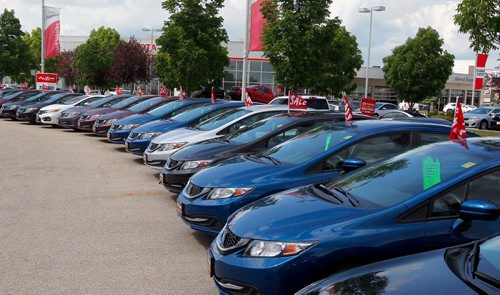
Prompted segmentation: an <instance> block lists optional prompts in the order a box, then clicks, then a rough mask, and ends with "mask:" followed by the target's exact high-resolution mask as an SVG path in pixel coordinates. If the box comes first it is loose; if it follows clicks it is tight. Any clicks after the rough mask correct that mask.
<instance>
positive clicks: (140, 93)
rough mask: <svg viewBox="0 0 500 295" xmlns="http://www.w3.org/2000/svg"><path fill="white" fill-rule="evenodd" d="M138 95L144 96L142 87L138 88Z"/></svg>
mask: <svg viewBox="0 0 500 295" xmlns="http://www.w3.org/2000/svg"><path fill="white" fill-rule="evenodd" d="M137 95H138V96H143V95H144V92H142V89H141V86H139V87H137Z"/></svg>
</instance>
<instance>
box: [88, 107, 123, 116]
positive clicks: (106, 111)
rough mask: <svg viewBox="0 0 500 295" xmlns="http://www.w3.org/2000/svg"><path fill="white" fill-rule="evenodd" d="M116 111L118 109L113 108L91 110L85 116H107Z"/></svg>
mask: <svg viewBox="0 0 500 295" xmlns="http://www.w3.org/2000/svg"><path fill="white" fill-rule="evenodd" d="M114 111H116V109H112V108H96V109H90V110H88V111H86V112H85V113H84V115H105V114H109V113H112V112H114Z"/></svg>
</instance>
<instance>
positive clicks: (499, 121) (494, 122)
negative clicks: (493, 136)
mask: <svg viewBox="0 0 500 295" xmlns="http://www.w3.org/2000/svg"><path fill="white" fill-rule="evenodd" d="M499 127H500V114H496V115H495V117H493V118H492V119H491V128H499Z"/></svg>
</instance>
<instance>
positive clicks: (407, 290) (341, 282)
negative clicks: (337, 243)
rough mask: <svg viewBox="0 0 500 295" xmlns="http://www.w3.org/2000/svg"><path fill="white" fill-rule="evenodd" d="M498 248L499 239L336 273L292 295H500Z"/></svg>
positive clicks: (480, 241)
mask: <svg viewBox="0 0 500 295" xmlns="http://www.w3.org/2000/svg"><path fill="white" fill-rule="evenodd" d="M497 215H498V213H497ZM468 217H469V218H470V216H468ZM481 217H482V216H481ZM465 218H467V217H465ZM499 245H500V236H499V235H498V234H497V235H495V236H492V237H489V238H486V239H483V240H479V241H475V242H471V243H467V244H464V245H460V246H455V247H450V248H447V249H439V250H434V251H429V252H425V253H421V254H414V255H409V256H405V257H401V258H394V259H391V260H386V261H382V262H378V263H373V264H369V265H366V266H361V267H357V268H354V269H351V270H348V271H344V272H341V273H337V274H334V275H332V276H331V277H329V278H326V279H324V280H321V281H319V282H316V283H313V284H311V285H309V286H308V287H306V288H304V289H302V290H300V291H298V292H297V293H295V294H296V295H317V294H347V293H353V294H442V293H447V294H477V293H479V294H500V287H499V285H498V284H497V283H496V282H495V280H498V278H500V273H499V269H498V258H499V253H498V252H499ZM436 278H439V279H438V280H436ZM492 279H493V280H492Z"/></svg>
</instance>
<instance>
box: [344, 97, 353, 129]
mask: <svg viewBox="0 0 500 295" xmlns="http://www.w3.org/2000/svg"><path fill="white" fill-rule="evenodd" d="M344 104H345V121H346V122H352V118H353V115H352V109H351V104H350V103H349V99H348V98H347V95H345V94H344Z"/></svg>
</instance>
